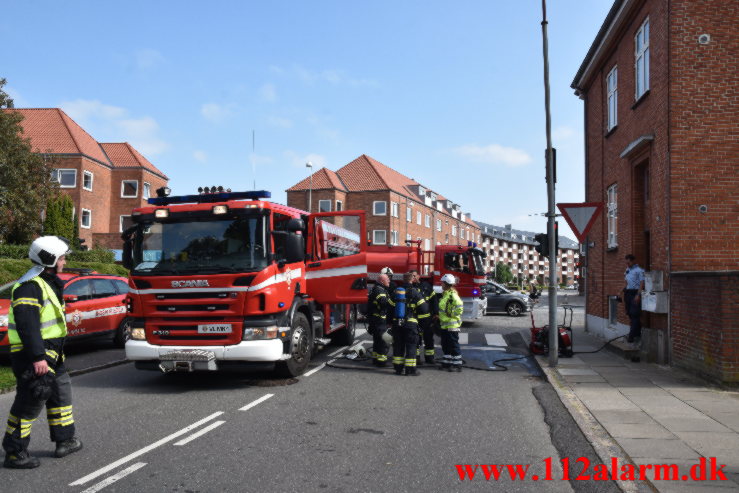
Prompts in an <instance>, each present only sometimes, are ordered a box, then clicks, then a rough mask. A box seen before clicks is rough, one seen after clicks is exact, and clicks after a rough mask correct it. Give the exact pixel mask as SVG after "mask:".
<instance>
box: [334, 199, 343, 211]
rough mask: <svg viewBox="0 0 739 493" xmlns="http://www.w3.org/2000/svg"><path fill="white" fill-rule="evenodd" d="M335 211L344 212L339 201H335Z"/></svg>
mask: <svg viewBox="0 0 739 493" xmlns="http://www.w3.org/2000/svg"><path fill="white" fill-rule="evenodd" d="M336 210H337V211H343V210H344V204H343V203H342V202H341V200H337V201H336Z"/></svg>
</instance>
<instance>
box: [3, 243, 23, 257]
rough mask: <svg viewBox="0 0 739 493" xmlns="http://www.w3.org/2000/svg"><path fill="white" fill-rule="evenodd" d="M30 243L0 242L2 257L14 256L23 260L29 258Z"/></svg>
mask: <svg viewBox="0 0 739 493" xmlns="http://www.w3.org/2000/svg"><path fill="white" fill-rule="evenodd" d="M28 247H29V245H9V244H7V243H0V258H14V259H18V260H23V259H27V258H28Z"/></svg>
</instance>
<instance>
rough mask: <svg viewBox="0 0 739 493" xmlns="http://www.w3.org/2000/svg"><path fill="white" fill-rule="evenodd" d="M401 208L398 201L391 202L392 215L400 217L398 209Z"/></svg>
mask: <svg viewBox="0 0 739 493" xmlns="http://www.w3.org/2000/svg"><path fill="white" fill-rule="evenodd" d="M399 209H400V207H399V205H398V203H397V202H390V215H391V216H393V217H400V216H399V214H398V210H399Z"/></svg>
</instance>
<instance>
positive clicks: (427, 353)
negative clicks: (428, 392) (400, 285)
mask: <svg viewBox="0 0 739 493" xmlns="http://www.w3.org/2000/svg"><path fill="white" fill-rule="evenodd" d="M411 272H412V273H413V285H414V286H415V287H416V289H418V291H419V292H420V293H421V296H423V300H424V301H425V303H422V304H420V305H419V306H418V328H419V355H418V358H416V360H417V362H418V363H420V362H421V355H420V347H421V341H423V346H424V350H423V354H424V358H425V361H426V364H427V365H433V364H434V352H435V351H434V327H433V325H434V323H435V321H436V319H438V318H439V317H438V315H439V304H438V301H439V300H438V298H437V296H436V292H435V291H434V287H433V286H432V285H431V284H429V283H428V282H426V281H422V280H421V276H420V275H419V274H418V271H417V270H415V269H413V270H411Z"/></svg>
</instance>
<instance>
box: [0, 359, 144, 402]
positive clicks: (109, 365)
mask: <svg viewBox="0 0 739 493" xmlns="http://www.w3.org/2000/svg"><path fill="white" fill-rule="evenodd" d="M130 362H131V361H129V360H127V359H119V360H116V361H110V362H108V363H103V364H102V365H97V366H90V367H88V368H82V369H80V370H72V371H69V372H67V373H69V376H70V377H76V376H79V375H84V374H85V373H92V372H94V371H98V370H105V369H106V368H112V367H114V366H120V365H123V364H126V363H130ZM15 388H16V386H15V385H13V386H12V387H7V388H4V389H0V395H3V394H9V393H11V392H15Z"/></svg>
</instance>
